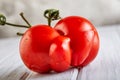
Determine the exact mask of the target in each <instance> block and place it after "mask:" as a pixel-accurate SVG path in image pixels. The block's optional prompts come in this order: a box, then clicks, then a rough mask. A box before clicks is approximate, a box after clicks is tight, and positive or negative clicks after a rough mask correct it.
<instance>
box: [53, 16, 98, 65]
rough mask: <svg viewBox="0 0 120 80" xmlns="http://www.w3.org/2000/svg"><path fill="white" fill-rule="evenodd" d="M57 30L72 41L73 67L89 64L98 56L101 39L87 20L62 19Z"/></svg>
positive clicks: (80, 18) (75, 17)
mask: <svg viewBox="0 0 120 80" xmlns="http://www.w3.org/2000/svg"><path fill="white" fill-rule="evenodd" d="M55 29H56V30H57V31H58V32H59V33H60V34H61V35H64V36H67V37H69V38H70V39H71V41H70V47H71V50H72V62H71V65H72V66H76V67H81V66H85V65H87V64H89V63H90V62H91V61H92V60H93V59H94V58H95V57H96V55H97V53H98V49H99V37H98V33H97V31H96V29H95V27H94V26H93V25H92V24H91V23H90V22H89V21H88V20H87V19H85V18H82V17H79V16H69V17H66V18H63V19H61V20H60V21H59V22H58V23H57V24H56V25H55Z"/></svg>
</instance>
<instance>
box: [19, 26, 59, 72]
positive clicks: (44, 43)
mask: <svg viewBox="0 0 120 80" xmlns="http://www.w3.org/2000/svg"><path fill="white" fill-rule="evenodd" d="M57 36H59V34H58V32H57V31H55V30H54V29H52V28H50V27H49V26H47V25H37V26H33V27H31V28H30V29H28V30H27V31H26V32H25V34H24V36H23V37H22V39H21V41H20V55H21V58H22V60H23V62H24V64H25V65H26V66H27V67H28V68H29V69H30V70H33V71H35V72H38V73H45V72H49V71H50V70H51V67H50V64H49V61H50V57H49V47H50V44H51V42H52V40H53V39H54V38H56V37H57Z"/></svg>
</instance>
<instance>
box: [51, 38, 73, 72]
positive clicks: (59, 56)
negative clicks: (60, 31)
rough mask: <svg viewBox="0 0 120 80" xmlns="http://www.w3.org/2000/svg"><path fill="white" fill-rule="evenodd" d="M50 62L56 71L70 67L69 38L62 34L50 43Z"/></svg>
mask: <svg viewBox="0 0 120 80" xmlns="http://www.w3.org/2000/svg"><path fill="white" fill-rule="evenodd" d="M49 55H50V64H51V68H52V69H53V70H54V71H56V72H62V71H65V70H67V69H69V68H70V65H71V50H70V39H69V38H67V37H63V36H58V37H57V38H55V39H54V40H53V42H52V44H51V45H50V51H49Z"/></svg>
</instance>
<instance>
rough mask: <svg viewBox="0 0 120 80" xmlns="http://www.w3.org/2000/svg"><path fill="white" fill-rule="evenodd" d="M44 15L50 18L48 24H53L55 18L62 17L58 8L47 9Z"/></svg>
mask: <svg viewBox="0 0 120 80" xmlns="http://www.w3.org/2000/svg"><path fill="white" fill-rule="evenodd" d="M44 17H45V18H47V20H48V25H49V26H51V22H52V21H53V20H58V19H61V17H60V16H59V10H56V9H47V10H45V12H44Z"/></svg>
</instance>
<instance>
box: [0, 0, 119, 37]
mask: <svg viewBox="0 0 120 80" xmlns="http://www.w3.org/2000/svg"><path fill="white" fill-rule="evenodd" d="M49 8H55V9H59V10H60V15H61V17H65V16H69V15H78V16H83V17H85V18H87V19H88V20H90V21H91V22H92V23H93V24H94V25H95V27H101V26H106V25H119V24H120V0H0V14H4V15H5V16H6V17H7V22H11V23H16V24H25V22H24V21H23V20H22V19H21V17H20V16H19V13H20V12H24V15H25V17H26V18H27V20H28V21H29V22H30V23H31V24H32V25H36V24H47V20H46V19H45V18H44V16H43V13H44V10H46V9H49ZM54 24H55V22H54V23H53V24H52V25H53V26H54ZM24 31H25V29H23V28H15V27H10V26H7V25H5V26H0V38H8V37H14V36H16V32H24Z"/></svg>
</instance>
